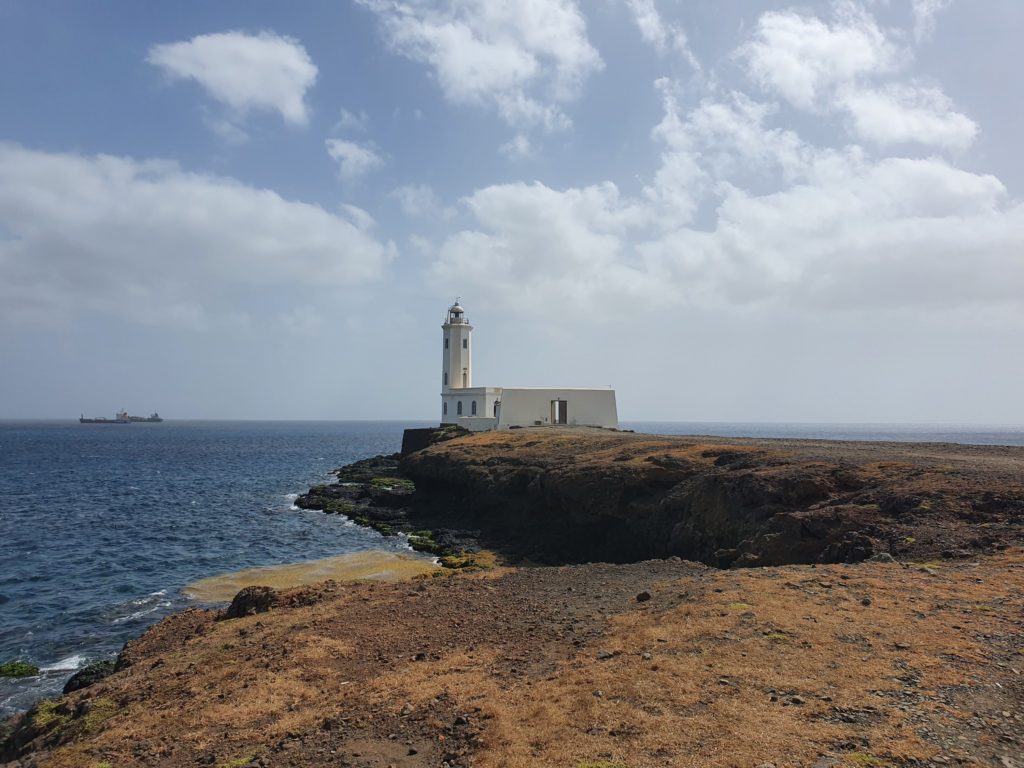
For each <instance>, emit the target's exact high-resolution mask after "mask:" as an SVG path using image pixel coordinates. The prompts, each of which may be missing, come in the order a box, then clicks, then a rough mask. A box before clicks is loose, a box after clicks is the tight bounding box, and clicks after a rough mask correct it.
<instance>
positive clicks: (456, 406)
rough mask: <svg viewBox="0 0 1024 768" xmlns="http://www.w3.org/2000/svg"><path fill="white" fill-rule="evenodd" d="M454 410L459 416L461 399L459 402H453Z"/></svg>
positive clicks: (460, 413)
mask: <svg viewBox="0 0 1024 768" xmlns="http://www.w3.org/2000/svg"><path fill="white" fill-rule="evenodd" d="M455 412H456V413H457V414H459V416H461V415H462V401H461V400H459V402H457V403H456V404H455Z"/></svg>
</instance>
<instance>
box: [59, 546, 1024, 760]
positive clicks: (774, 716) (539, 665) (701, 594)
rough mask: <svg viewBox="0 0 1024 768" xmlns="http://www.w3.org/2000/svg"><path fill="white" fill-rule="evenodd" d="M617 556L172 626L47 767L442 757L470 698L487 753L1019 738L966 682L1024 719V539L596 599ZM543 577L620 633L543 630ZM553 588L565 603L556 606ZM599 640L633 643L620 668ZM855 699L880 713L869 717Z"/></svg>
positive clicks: (583, 617) (800, 753)
mask: <svg viewBox="0 0 1024 768" xmlns="http://www.w3.org/2000/svg"><path fill="white" fill-rule="evenodd" d="M615 568H622V569H626V568H630V567H628V566H623V567H611V566H605V567H604V570H601V571H599V572H594V573H596V575H588V574H591V573H592V572H591V571H588V570H587V567H584V568H578V569H551V570H544V571H538V572H537V579H534V580H532V581H531V580H530V579H527V580H525V581H523V580H520V581H518V582H515V583H516V584H518V585H519V586H517V587H516V588H515V589H514V590H513V589H512V588H511V587H509V586H508V584H509V580H510V578H511V577H514V576H515V575H516V572H515V571H511V570H508V569H502V570H500V571H499V572H497V573H494V572H492V573H487V574H484V575H480V576H454V577H452V578H448V579H441V580H438V579H427V580H424V581H423V582H419V583H417V584H408V583H407V584H394V585H391V584H376V585H374V584H362V585H350V586H337V585H336V586H334V587H332V588H331V589H332V591H328V592H324V593H322V594H321V595H319V600H318V601H316V602H314V603H313V604H310V605H299V606H298V607H292V608H282V609H275V610H274V611H271V612H270V613H267V614H262V615H259V616H254V617H250V618H246V619H239V620H234V621H226V622H210V621H205V622H204V621H200V620H199V619H197V618H195V617H193V618H191V619H189V621H185V620H184V619H183V620H181V621H179V622H178V625H177V626H176V625H175V621H174V620H171V621H170V622H167V623H165V624H164V625H160V627H158V629H157V631H156V632H155V633H154V635H153V637H152V638H149V639H147V640H146V644H145V645H144V649H143V650H140V652H139V654H138V658H137V661H136V664H135V665H134V666H133V667H132V669H130V670H129V671H127V672H126V673H122V674H120V675H117V676H115V677H113V678H110V679H109V680H108V681H107V682H105V683H103V684H101V685H100V686H97V687H96V688H95V689H88V690H87V691H85V692H83V693H82V694H76V695H77V696H95V697H98V696H103V697H106V698H112V699H113V700H116V701H118V702H120V707H121V709H120V710H119V712H118V714H117V715H115V716H114V717H113V718H111V719H110V720H109V721H107V722H106V723H105V724H104V727H103V729H102V730H100V731H99V732H98V733H95V734H93V735H92V736H90V737H89V738H88V739H86V740H84V741H82V742H80V743H77V744H74V745H70V746H67V747H65V748H63V749H62V750H59V751H58V752H57V753H55V754H54V755H53V758H52V760H51V761H50V763H49V765H53V766H61V767H63V766H83V765H92V764H94V763H95V762H98V761H100V760H101V759H102V760H104V761H107V762H110V763H111V765H113V766H127V765H168V766H177V765H194V764H195V760H196V758H197V756H201V755H204V754H215V755H216V756H217V760H218V763H217V764H221V763H225V762H228V760H230V759H233V758H235V757H238V756H239V755H248V754H252V753H257V752H258V753H262V754H267V755H273V756H274V759H273V760H272V762H271V764H273V765H279V764H280V765H297V766H302V765H319V764H322V763H320V762H318V760H321V759H322V757H317V754H319V753H315V752H314V748H317V749H322V748H324V747H323V745H324V744H326V745H327V746H328V747H330V748H331V749H334V750H336V751H337V753H338V754H339V755H344V754H348V755H351V753H352V752H360V754H362V755H369V754H374V755H377V756H378V757H379V758H380V759H382V760H386V762H384V763H382V764H383V765H387V764H388V762H392V763H393V764H395V765H398V766H427V765H438V764H440V757H439V755H440V754H442V752H441V751H439V750H443V745H444V742H443V739H444V738H445V734H446V733H449V732H450V731H449V730H446V728H448V727H449V726H450V723H451V718H452V716H453V713H454V712H466V713H471V720H472V723H473V727H474V728H477V729H478V733H479V739H480V741H479V743H478V746H477V748H476V750H475V752H474V754H473V757H472V759H473V765H475V766H480V767H481V768H490V767H493V768H498V767H499V766H500V767H506V766H507V767H508V768H538V767H539V766H553V767H554V766H571V767H575V766H578V765H582V764H600V763H601V762H602V761H604V762H606V763H612V764H621V765H625V766H628V768H646V767H648V766H666V765H673V766H723V767H724V766H756V765H758V764H760V763H762V762H772V763H774V764H775V765H776V766H778V767H779V768H782V767H783V766H799V765H803V766H810V765H812V764H813V763H814V762H815V760H816V759H817V758H818V757H819V756H820V755H823V754H829V753H832V754H835V755H836V756H837V757H838V759H840V760H841V761H842V762H843V764H844V765H849V766H858V765H860V766H864V765H885V764H891V765H897V764H905V763H906V761H908V760H910V759H926V758H930V757H932V756H934V755H936V754H938V753H939V752H940V748H939V747H937V746H936V745H935V743H934V742H929V741H927V740H925V739H924V738H922V736H921V735H920V733H919V732H920V730H921V728H922V727H923V725H927V726H928V727H929V728H931V729H932V731H933V732H946V731H948V730H950V729H952V730H954V731H955V730H956V729H958V728H960V729H961V731H962V732H963V733H965V734H968V735H969V736H970V739H971V740H970V741H969V742H965V743H964V744H965V746H964V747H963V748H962V749H960V750H959V752H960V753H962V754H964V755H966V754H967V751H968V750H970V751H971V754H972V755H974V756H978V755H981V757H982V759H987V756H988V755H997V754H1001V753H1000V752H999V750H1000V749H1003V750H1004V752H1005V750H1008V749H1010V747H1006V746H1005V745H1003V746H1000V743H998V742H997V741H996V737H995V735H994V734H990V733H987V732H985V731H984V729H982V730H978V729H977V728H974V727H972V728H971V729H968V728H967V727H966V725H964V723H965V722H966V721H967V719H968V718H970V717H972V712H970V711H968V710H967V704H965V703H964V702H965V701H967V699H963V698H958V694H955V692H956V691H957V690H959V688H958V687H960V686H964V687H965V690H967V691H970V692H971V697H972V698H970V701H971V702H972V703H971V705H970V708H973V709H977V708H979V707H980V706H982V705H980V704H979V703H978V699H977V696H979V695H983V696H987V697H989V698H990V699H991V701H989V704H991V708H993V709H994V710H995V711H999V710H1004V709H1005V710H1012V712H1014V713H1019V712H1020V709H1021V708H1020V704H1021V702H1020V701H1019V700H1017V699H1015V698H1014V697H1019V690H1020V689H1019V688H1018V689H1012V688H1010V687H1006V688H1004V689H1002V693H1000V689H997V688H996V687H995V686H994V685H993V683H994V682H997V681H999V680H1003V681H1004V682H1006V681H1012V680H1013V679H1015V678H1014V674H1015V673H1014V671H1013V670H1014V669H1016V670H1017V672H1018V673H1019V672H1020V670H1021V668H1022V667H1024V657H1021V656H1020V647H1021V646H1020V644H1019V642H1018V644H1017V645H1016V646H1012V643H1011V644H1010V645H1007V643H1009V642H1010V641H1009V640H1007V638H1012V637H1013V636H1014V634H1015V633H1019V631H1020V621H1021V615H1022V614H1021V611H1022V610H1024V601H1022V595H1024V552H1022V551H1021V550H1011V551H1010V552H1008V553H1006V554H1004V555H1001V556H998V557H994V558H988V559H984V560H982V561H980V562H979V563H978V564H971V563H961V564H956V565H950V566H948V567H943V568H942V569H941V570H940V571H939V572H938V574H937V575H934V576H933V575H929V574H927V573H924V572H921V571H918V570H914V569H910V568H904V567H900V566H894V565H883V564H863V565H859V566H829V567H818V568H812V567H807V566H793V567H785V568H778V569H756V570H744V571H725V572H722V571H712V570H706V571H703V572H699V573H697V574H696V575H693V576H688V577H685V578H673V579H670V580H667V581H663V582H661V583H657V584H652V583H651V582H650V580H647V581H646V582H642V581H641V582H640V583H641V584H643V586H645V587H646V588H647V589H649V590H650V592H651V593H652V595H653V598H652V599H651V600H650V601H649V602H644V603H636V602H635V601H632V600H630V601H628V603H627V604H623V605H622V606H621V608H615V609H614V610H608V609H607V608H605V607H602V606H601V605H598V604H596V603H595V604H593V605H592V604H590V603H589V602H587V601H588V600H590V599H591V598H589V597H584V596H583V594H582V593H583V592H584V590H583V589H581V588H580V587H579V585H581V584H582V582H581V581H579V579H588V578H589V579H592V580H593V579H614V577H615V574H616V573H617V571H616V570H615ZM630 573H631V574H641V576H642V573H643V569H642V568H639V567H632V570H631V571H630ZM630 578H634V577H633V576H631V577H630ZM534 581H536V582H537V584H538V585H547V586H544V589H546V590H549V591H545V592H543V594H542V597H540V598H539V599H538V602H537V605H541V606H547V607H548V608H549V609H550V610H551V611H552V612H553V613H552V615H553V616H555V617H557V616H560V615H562V614H561V613H559V611H563V609H564V611H566V613H565V614H564V615H565V616H566V617H567V618H566V619H565V623H566V626H568V625H569V624H572V625H579V626H584V625H585V626H587V627H596V628H597V631H599V633H600V634H598V635H597V636H586V637H589V639H588V640H586V642H585V644H583V645H576V644H574V643H573V642H572V640H573V638H574V637H575V638H577V640H578V638H580V637H585V635H580V634H578V633H577V634H573V633H572V632H570V631H562V630H561V629H559V630H558V631H549V630H550V627H549V626H547V625H544V626H543V627H539V626H537V625H535V624H531V622H532V621H535V620H536V613H537V611H536V610H535V609H531V608H530V607H529V606H531V605H533V603H531V602H530V600H531V599H532V598H531V595H530V594H524V593H523V592H522V590H523V589H524V587H523V586H522V585H523V584H527V585H528V584H532V583H534ZM563 583H564V584H570V585H571V584H576V585H577V589H576V590H574V591H567V590H564V589H561V588H560V587H559V586H558V585H560V584H563ZM551 585H555V587H556V588H557V589H556V591H554V592H552V591H550V590H551V589H552V587H551ZM539 588H540V587H538V589H539ZM625 588H626V589H627V591H628V590H635V589H636V588H635V587H634V585H633V583H632V582H630V583H627V584H626V587H625ZM628 593H629V594H635V591H630V592H628ZM552 594H562V595H563V597H562V598H560V599H564V600H565V601H566V605H565V606H557V605H556V606H550V605H549V603H550V601H551V599H552V598H551V595H552ZM588 594H590V593H588ZM865 598H869V599H870V604H864V601H865ZM574 601H575V603H574ZM570 608H571V609H572V610H570ZM573 611H575V612H573ZM588 617H590V618H588ZM499 618H500V619H501V621H503V622H504V623H503V624H502V626H503V627H504V629H502V630H500V631H496V630H495V629H494V627H496V626H497V625H498V619H499ZM197 628H198V629H197ZM161 633H162V634H161ZM986 638H989V639H988V640H986ZM993 638H995V639H994V640H993ZM1018 639H1019V638H1018ZM599 650H607V651H609V652H612V653H613V654H614V655H613V656H612V657H611V658H608V659H606V660H599V659H598V658H597V655H598V651H599ZM417 654H421V655H423V658H422V660H418V661H417V660H416V658H419V656H417ZM645 654H649V655H650V656H649V658H647V657H645ZM1014 654H1016V655H1014ZM510 659H511V660H512V661H511V662H510ZM510 664H512V665H513V666H515V667H518V668H519V670H518V671H516V670H512V671H510ZM998 664H1002V665H1003V666H997V665H998ZM1017 677H1019V674H1018V675H1017ZM772 690H774V691H775V693H774V694H773V693H771V691H772ZM1014 690H1016V691H1018V692H1017V693H1015V692H1014ZM950 691H953V692H954V694H950ZM598 692H599V695H598ZM773 696H774V697H775V698H776V699H777V700H775V701H773V700H772V697H773ZM794 696H796V697H799V701H798V702H797V703H794V702H793V697H794ZM1000 696H1002V698H999V697H1000ZM439 702H440V703H439ZM444 702H448V703H449V704H450V705H449V704H445V705H444V707H442V706H441V704H442V703H444ZM406 703H409V704H411V705H412V707H413V709H414V711H415V712H416V713H417V716H420V715H421V716H420V719H419V720H418V721H417V722H418V724H416V725H415V729H417V730H409V731H396V730H395V729H400V728H404V727H406V722H408V723H409V727H410V728H413V725H412V723H411V719H410V720H409V721H406V720H403V718H402V716H401V712H402V708H403V707H404V706H405V704H406ZM985 706H987V705H985ZM961 707H963V708H961ZM842 712H859V713H868V714H867V715H865V716H863V717H862V720H863V721H862V722H853V723H850V722H843V721H842V719H841V718H840V717H839V715H840V714H841V713H842ZM338 717H341V718H347V719H351V720H352V721H353V722H355V723H356V724H357V725H358V728H356V729H354V730H352V729H350V730H348V731H332V732H330V733H325V732H324V731H323V729H322V727H321V726H322V723H323V722H324V720H325V718H338ZM378 724H379V726H380V727H378ZM353 727H354V726H353ZM944 729H945V730H944ZM394 732H399V733H403V734H405V735H404V736H402V737H400V739H399V741H398V742H397V744H398V746H402V745H403V744H404V743H405V741H404V739H406V738H407V737H408V738H410V739H412V738H415V739H417V741H415V742H414V743H415V744H417V746H418V749H419V753H418V755H416V756H407V755H405V754H404V752H402V750H401V749H398V747H396V746H395V745H396V742H395V740H393V739H389V738H388V736H389V733H394ZM957 732H960V731H957ZM289 733H291V734H297V735H298V737H297V738H298V739H299V740H298V741H297V742H296V743H297V744H299V745H300V746H299V747H297V748H296V749H295V750H293V751H292V752H289V753H288V755H287V760H285V759H284V758H285V756H284V755H279V754H277V753H275V752H273V750H274V749H276V748H277V747H276V746H275V745H277V744H278V742H280V741H281V740H282V739H284V738H285V737H286V736H287V735H288V734H289ZM325 739H327V740H328V741H326V742H325V741H324V740H325ZM331 739H333V741H330V740H331ZM375 743H376V744H378V745H379V746H380V749H379V750H377V751H376V752H375V751H374V749H373V748H372V745H373V744H375ZM410 743H412V742H410ZM431 745H433V746H431ZM303 749H306V750H307V751H302V750H303ZM389 750H390V751H389ZM986 750H987V751H986ZM945 754H946V755H949V756H953V757H955V756H956V755H957V754H958V750H957V749H947V750H946V751H945ZM1011 754H1012V753H1011ZM349 759H350V760H353V761H355V762H353V763H352V764H353V765H363V764H365V765H369V764H370V763H369V762H365V763H360V762H358V760H356V759H355V758H351V757H350V758H349ZM375 759H376V758H375ZM367 760H368V758H367ZM993 764H995V763H993Z"/></svg>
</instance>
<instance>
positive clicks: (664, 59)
mask: <svg viewBox="0 0 1024 768" xmlns="http://www.w3.org/2000/svg"><path fill="white" fill-rule="evenodd" d="M1021 29H1024V3H1021V2H1019V0H970V1H969V0H831V1H824V2H805V3H799V4H792V3H789V2H768V1H767V0H308V1H307V2H303V3H289V4H283V3H278V2H268V1H266V0H222V1H221V2H217V3H207V2H202V1H200V0H181V1H180V2H175V3H138V2H135V1H134V0H104V1H103V2H98V3H80V2H74V1H72V0H64V1H61V2H58V1H56V0H33V2H31V3H26V2H17V1H16V0H0V417H2V418H73V417H77V416H78V415H79V414H80V413H85V414H88V415H95V414H113V412H114V411H115V410H116V409H120V408H122V407H124V408H127V409H128V410H129V411H130V412H132V413H140V414H142V413H149V412H150V411H152V410H159V411H160V413H161V414H162V415H164V416H165V417H167V418H209V419H216V418H224V419H407V420H412V419H433V418H437V417H439V411H440V398H439V390H440V369H441V341H442V338H441V329H440V325H441V323H442V322H443V320H444V315H445V310H446V308H447V307H448V306H449V305H450V304H451V303H452V302H453V301H454V300H455V298H456V297H461V302H462V304H463V305H464V306H465V307H466V311H467V315H468V317H469V319H470V321H471V322H472V323H473V325H474V327H475V330H474V361H473V363H474V384H475V385H477V386H545V387H559V386H564V387H570V386H604V385H609V384H610V385H613V386H614V387H615V388H616V390H617V393H618V405H619V415H620V418H621V419H624V420H630V419H632V420H665V421H668V420H680V421H766V422H779V421H808V422H941V423H964V424H967V423H974V424H1024V395H1022V393H1024V205H1022V193H1024V153H1022V152H1021V151H1020V137H1021V136H1024V99H1021V98H1020V95H1021V94H1020V89H1019V83H1018V82H1017V81H1018V79H1019V73H1020V71H1021V70H1022V69H1024V53H1022V49H1021V46H1020V43H1019V38H1020V34H1019V33H1020V30H1021Z"/></svg>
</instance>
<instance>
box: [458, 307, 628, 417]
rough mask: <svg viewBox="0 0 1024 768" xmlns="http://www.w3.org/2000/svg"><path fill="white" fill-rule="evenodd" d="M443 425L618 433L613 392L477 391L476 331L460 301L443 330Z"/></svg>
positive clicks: (590, 389) (599, 389) (594, 389)
mask: <svg viewBox="0 0 1024 768" xmlns="http://www.w3.org/2000/svg"><path fill="white" fill-rule="evenodd" d="M441 334H442V335H441V344H442V350H441V351H442V357H441V423H442V424H458V425H459V426H461V427H465V428H466V429H468V430H470V431H472V432H482V431H485V430H491V429H514V428H521V427H544V426H560V425H561V426H588V427H604V428H606V429H607V428H612V429H614V428H616V427H618V424H619V420H618V414H617V409H616V406H615V390H614V389H612V388H611V387H583V388H580V387H560V388H558V389H553V388H550V387H545V388H541V389H530V388H525V387H474V386H473V326H472V325H470V324H469V319H468V318H467V317H466V310H465V309H463V308H462V304H460V303H459V300H458V299H456V300H455V303H454V304H452V305H451V306H450V307H448V314H447V315H445V321H444V325H442V326H441Z"/></svg>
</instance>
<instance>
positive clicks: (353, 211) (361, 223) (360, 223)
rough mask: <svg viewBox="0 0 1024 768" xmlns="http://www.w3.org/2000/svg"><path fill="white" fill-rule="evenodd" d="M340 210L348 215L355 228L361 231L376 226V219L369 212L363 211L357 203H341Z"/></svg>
mask: <svg viewBox="0 0 1024 768" xmlns="http://www.w3.org/2000/svg"><path fill="white" fill-rule="evenodd" d="M341 212H342V213H343V214H345V216H346V217H348V220H349V221H351V222H352V223H353V224H354V225H355V226H356V228H357V229H360V230H362V231H363V232H369V231H370V230H371V229H373V228H374V227H376V226H377V222H376V220H375V219H374V218H373V216H371V215H370V214H369V213H367V212H366V211H364V210H363V209H362V208H360V207H359V206H358V205H350V204H349V203H342V204H341Z"/></svg>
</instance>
